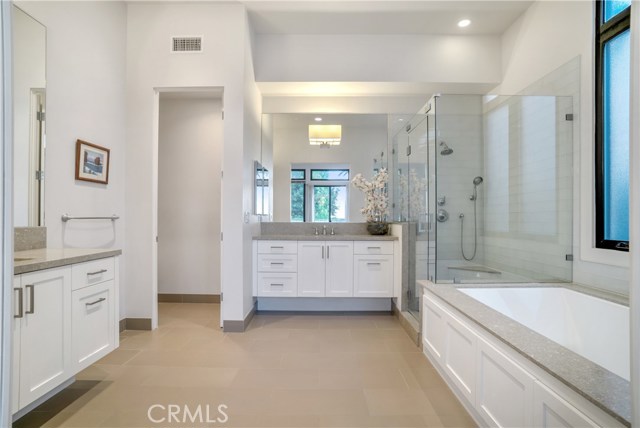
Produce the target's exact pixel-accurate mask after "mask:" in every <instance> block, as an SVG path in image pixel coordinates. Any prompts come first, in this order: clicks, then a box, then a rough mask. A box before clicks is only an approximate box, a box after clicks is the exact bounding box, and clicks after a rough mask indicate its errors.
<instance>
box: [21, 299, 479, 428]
mask: <svg viewBox="0 0 640 428" xmlns="http://www.w3.org/2000/svg"><path fill="white" fill-rule="evenodd" d="M218 323H219V305H217V304H190V303H181V304H180V303H178V304H175V303H161V304H160V327H159V328H158V329H157V330H156V331H153V332H142V331H125V332H123V333H122V335H121V341H120V348H119V349H117V350H116V351H114V352H113V353H111V354H110V355H108V356H107V357H105V358H103V359H102V360H100V361H99V362H98V363H96V364H94V365H93V366H91V367H89V368H88V369H86V370H85V371H83V372H82V373H80V374H79V375H78V376H77V377H76V379H77V381H76V382H75V383H74V384H73V385H71V386H70V387H68V388H67V389H65V390H64V391H62V392H61V393H60V394H58V395H56V396H55V397H53V398H52V399H50V400H49V401H47V402H45V403H44V404H42V405H41V406H39V407H38V408H36V409H35V410H34V411H32V412H31V413H29V414H27V415H26V416H25V417H23V418H22V419H20V420H19V421H18V422H17V423H15V424H14V427H15V428H18V427H40V426H42V427H182V428H187V427H188V428H191V427H201V426H210V427H472V426H475V424H474V422H473V420H472V419H471V418H470V417H469V415H468V414H467V412H466V411H465V410H464V409H463V407H462V405H461V404H460V403H459V402H458V401H457V400H456V398H455V397H454V396H453V394H452V393H451V392H450V391H449V390H448V389H447V387H446V385H445V384H444V382H443V381H442V380H441V379H440V377H439V376H438V374H437V373H436V371H435V369H434V368H433V367H432V366H431V365H430V364H429V363H428V361H427V359H426V358H425V357H424V356H423V355H422V353H421V352H420V351H419V350H418V348H417V347H415V345H413V344H412V343H411V341H410V340H409V337H408V336H407V335H406V333H405V332H404V330H402V328H401V327H400V324H399V322H398V321H397V320H396V319H395V318H394V317H393V316H390V315H362V316H358V315H301V316H288V315H262V314H261V315H258V316H256V317H255V318H254V320H253V322H252V323H251V326H250V328H249V330H248V331H247V332H245V333H233V334H225V333H222V332H221V330H220V329H219V327H218ZM153 405H157V406H156V407H154V408H152V409H151V417H152V418H153V419H155V420H157V421H160V420H162V419H164V420H163V421H162V422H158V423H154V422H153V421H150V420H149V417H148V412H149V408H150V407H151V406H153ZM170 405H175V406H176V407H173V408H170V407H169V406H170ZM219 405H225V406H226V408H225V407H222V408H220V410H221V411H222V412H219V408H218V406H219ZM161 406H162V407H161ZM185 406H187V407H188V413H186V412H185ZM198 408H200V410H201V411H202V413H201V414H199V413H198V410H197V409H198ZM207 408H208V409H209V415H208V417H207V414H206V413H207ZM171 409H174V410H176V409H177V410H176V413H175V417H174V418H173V419H172V420H168V419H169V413H168V412H169V410H171ZM225 416H226V417H225ZM192 417H193V418H195V421H194V422H192V420H193V419H192ZM175 418H177V419H178V421H179V422H176V419H175ZM218 418H220V420H219V421H217V419H218ZM225 419H226V422H223V421H225Z"/></svg>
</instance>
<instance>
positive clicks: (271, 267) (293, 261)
mask: <svg viewBox="0 0 640 428" xmlns="http://www.w3.org/2000/svg"><path fill="white" fill-rule="evenodd" d="M297 270H298V256H296V255H295V254H294V255H287V254H283V255H277V254H274V255H270V254H259V255H258V272H297Z"/></svg>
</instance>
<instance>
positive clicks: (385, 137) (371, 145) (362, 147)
mask: <svg viewBox="0 0 640 428" xmlns="http://www.w3.org/2000/svg"><path fill="white" fill-rule="evenodd" d="M390 120H392V119H391V118H390V116H388V115H386V114H316V113H314V114H306V113H277V114H276V113H274V114H265V115H263V118H262V144H263V147H262V157H263V159H262V165H264V166H265V167H266V168H268V169H270V170H271V171H272V175H271V181H272V183H273V185H272V187H271V189H272V192H273V198H272V201H273V202H272V213H273V221H277V222H291V221H293V222H301V221H306V222H314V221H317V222H362V221H365V219H364V217H363V216H362V214H361V213H360V209H361V208H362V206H363V204H364V198H363V195H362V192H360V191H359V190H357V189H356V188H354V187H353V186H352V185H351V179H352V178H353V177H354V176H355V175H356V174H358V173H361V174H363V175H364V176H365V177H366V178H368V179H371V177H372V176H373V174H374V172H375V171H376V170H377V169H379V168H381V167H387V158H388V156H387V153H388V149H387V148H388V146H389V143H388V141H389V132H390ZM310 125H311V126H315V125H340V126H341V132H340V134H339V138H338V137H337V136H336V132H335V128H333V131H332V134H331V135H329V136H328V137H327V141H328V142H331V143H332V144H322V138H321V137H320V138H318V136H317V135H316V134H315V129H312V130H313V132H312V133H311V134H310V128H309V126H310ZM327 129H330V128H327ZM338 139H339V144H336V143H337V141H336V140H338ZM318 140H320V142H318Z"/></svg>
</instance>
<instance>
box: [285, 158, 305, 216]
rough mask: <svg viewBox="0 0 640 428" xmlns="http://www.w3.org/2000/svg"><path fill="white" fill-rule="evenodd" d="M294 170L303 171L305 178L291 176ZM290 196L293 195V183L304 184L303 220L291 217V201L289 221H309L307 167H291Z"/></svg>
mask: <svg viewBox="0 0 640 428" xmlns="http://www.w3.org/2000/svg"><path fill="white" fill-rule="evenodd" d="M293 171H302V177H303V178H291V175H292V174H291V173H292V172H293ZM289 179H290V183H289V196H291V185H292V184H294V183H295V184H302V221H293V218H292V217H291V201H289V221H290V222H292V223H306V221H307V170H306V169H305V168H291V169H290V172H289Z"/></svg>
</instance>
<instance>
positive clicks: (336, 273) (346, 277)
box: [325, 241, 353, 297]
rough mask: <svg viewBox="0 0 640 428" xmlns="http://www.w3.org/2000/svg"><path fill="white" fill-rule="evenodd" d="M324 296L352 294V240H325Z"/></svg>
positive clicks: (348, 295)
mask: <svg viewBox="0 0 640 428" xmlns="http://www.w3.org/2000/svg"><path fill="white" fill-rule="evenodd" d="M326 245H327V247H326V248H327V254H326V256H327V258H326V268H325V272H326V296H327V297H351V296H353V242H352V241H327V243H326Z"/></svg>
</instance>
